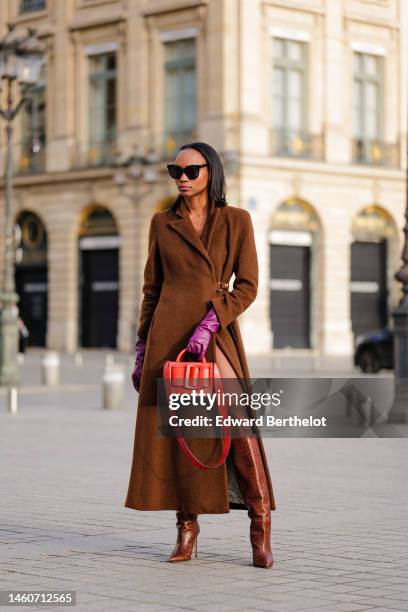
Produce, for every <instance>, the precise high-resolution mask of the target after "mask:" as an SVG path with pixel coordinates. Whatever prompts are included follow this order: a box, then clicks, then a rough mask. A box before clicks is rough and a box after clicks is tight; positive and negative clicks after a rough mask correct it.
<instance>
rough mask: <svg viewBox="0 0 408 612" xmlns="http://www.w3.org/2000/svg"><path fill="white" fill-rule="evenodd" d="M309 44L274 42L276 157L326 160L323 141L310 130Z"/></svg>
mask: <svg viewBox="0 0 408 612" xmlns="http://www.w3.org/2000/svg"><path fill="white" fill-rule="evenodd" d="M307 90H308V43H306V42H304V41H300V40H291V39H286V38H280V37H274V38H273V110H272V114H273V127H272V130H271V149H272V154H273V155H281V156H288V157H305V158H308V157H311V158H320V157H321V156H322V153H323V151H322V149H323V147H322V138H321V136H319V135H311V134H310V133H309V130H308V101H307Z"/></svg>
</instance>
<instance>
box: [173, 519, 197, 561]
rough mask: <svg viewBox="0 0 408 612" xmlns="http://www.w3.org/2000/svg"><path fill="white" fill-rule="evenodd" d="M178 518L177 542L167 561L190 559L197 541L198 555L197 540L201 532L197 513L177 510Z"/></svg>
mask: <svg viewBox="0 0 408 612" xmlns="http://www.w3.org/2000/svg"><path fill="white" fill-rule="evenodd" d="M176 518H177V529H178V535H177V542H176V546H175V547H174V550H173V552H172V553H171V555H170V557H169V558H168V559H167V561H170V562H171V563H174V562H176V561H189V560H190V559H191V554H192V552H193V546H194V543H195V556H196V557H197V540H198V534H199V533H200V525H199V524H198V521H197V514H192V513H188V512H176Z"/></svg>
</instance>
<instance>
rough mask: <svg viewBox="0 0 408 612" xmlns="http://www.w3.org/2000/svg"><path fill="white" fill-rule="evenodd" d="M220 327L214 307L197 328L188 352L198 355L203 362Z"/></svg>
mask: <svg viewBox="0 0 408 612" xmlns="http://www.w3.org/2000/svg"><path fill="white" fill-rule="evenodd" d="M219 327H220V322H219V320H218V317H217V313H216V312H215V310H214V308H213V307H212V308H210V310H209V311H208V312H207V314H206V315H205V317H204V318H203V319H202V320H201V322H200V323H199V325H197V327H196V328H195V330H194V333H193V335H192V336H191V338H190V340H189V341H188V344H187V351H188V352H189V353H192V354H193V355H197V358H198V361H201V360H202V358H203V357H204V355H205V353H206V351H207V349H208V345H209V344H210V340H211V334H212V333H213V332H216V331H218V329H219Z"/></svg>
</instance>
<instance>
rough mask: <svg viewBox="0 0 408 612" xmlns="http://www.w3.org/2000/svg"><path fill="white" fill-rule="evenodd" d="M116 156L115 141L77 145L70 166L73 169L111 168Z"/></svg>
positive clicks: (116, 147)
mask: <svg viewBox="0 0 408 612" xmlns="http://www.w3.org/2000/svg"><path fill="white" fill-rule="evenodd" d="M117 155H118V146H117V142H116V140H105V141H103V142H93V143H82V144H81V143H79V144H78V145H77V146H76V148H75V152H74V159H73V163H72V166H73V167H74V168H89V167H100V166H111V165H112V164H113V163H114V162H115V160H116V158H117Z"/></svg>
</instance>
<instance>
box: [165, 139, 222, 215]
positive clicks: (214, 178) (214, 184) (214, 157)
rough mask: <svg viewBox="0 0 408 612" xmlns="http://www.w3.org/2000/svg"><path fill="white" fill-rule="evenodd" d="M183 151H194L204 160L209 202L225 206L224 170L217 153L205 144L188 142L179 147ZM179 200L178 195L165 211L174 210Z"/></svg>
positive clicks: (179, 196)
mask: <svg viewBox="0 0 408 612" xmlns="http://www.w3.org/2000/svg"><path fill="white" fill-rule="evenodd" d="M183 149H195V150H196V151H198V152H199V153H201V155H202V156H203V157H204V158H205V160H206V161H207V163H208V184H207V192H208V199H209V201H210V202H213V203H214V205H215V206H218V207H220V208H222V207H223V206H227V205H228V202H227V200H226V197H225V189H226V186H225V176H224V168H223V167H222V161H221V158H220V156H219V155H218V153H217V151H216V150H215V149H214V148H213V147H212V146H211V145H209V144H207V143H205V142H190V143H189V144H185V145H183V146H182V147H180V149H179V151H182V150H183ZM181 198H182V196H181V195H178V196H177V199H176V200H175V202H173V204H171V205H170V206H169V207H168V209H167V210H172V211H174V210H176V209H177V207H178V205H179V204H180V201H181Z"/></svg>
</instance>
